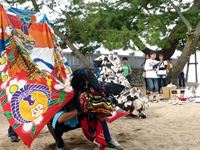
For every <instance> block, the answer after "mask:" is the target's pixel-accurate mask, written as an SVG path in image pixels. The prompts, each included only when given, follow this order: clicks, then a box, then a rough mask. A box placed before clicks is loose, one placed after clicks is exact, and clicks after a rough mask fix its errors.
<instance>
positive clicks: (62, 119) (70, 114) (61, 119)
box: [58, 109, 78, 123]
mask: <svg viewBox="0 0 200 150" xmlns="http://www.w3.org/2000/svg"><path fill="white" fill-rule="evenodd" d="M77 115H78V110H76V109H75V110H73V111H70V112H66V113H63V114H62V115H61V116H60V117H59V118H58V122H59V123H63V122H65V121H67V120H70V119H72V118H73V117H75V116H77Z"/></svg>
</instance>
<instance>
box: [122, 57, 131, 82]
mask: <svg viewBox="0 0 200 150" xmlns="http://www.w3.org/2000/svg"><path fill="white" fill-rule="evenodd" d="M122 64H123V73H124V75H125V77H126V78H127V80H128V81H129V83H130V82H131V74H132V69H131V66H130V65H129V64H128V58H127V57H123V58H122Z"/></svg>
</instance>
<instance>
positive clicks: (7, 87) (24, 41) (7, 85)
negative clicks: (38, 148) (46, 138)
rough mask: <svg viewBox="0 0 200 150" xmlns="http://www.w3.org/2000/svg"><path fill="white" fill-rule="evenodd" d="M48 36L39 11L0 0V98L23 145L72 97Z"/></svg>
mask: <svg viewBox="0 0 200 150" xmlns="http://www.w3.org/2000/svg"><path fill="white" fill-rule="evenodd" d="M53 37H54V35H53V32H52V30H51V28H50V27H49V25H48V20H47V18H46V16H45V15H41V14H37V13H35V12H30V11H23V10H18V9H15V8H12V7H11V8H5V9H4V7H3V6H2V5H0V53H1V60H0V77H1V80H0V85H1V86H0V102H1V105H2V107H3V110H4V115H5V117H6V118H7V119H8V121H9V123H10V125H11V126H12V127H13V128H14V130H15V131H16V132H17V134H18V135H19V137H20V138H21V139H22V141H23V142H24V143H25V144H26V145H27V146H29V147H30V146H31V143H32V141H33V140H34V139H35V138H36V136H37V135H38V134H39V133H40V131H41V130H42V128H43V127H44V126H45V125H46V124H47V123H48V122H49V120H50V119H51V118H52V117H53V116H54V115H55V113H56V112H57V111H58V110H59V109H61V108H62V107H63V106H64V105H65V104H66V103H67V102H68V101H69V100H70V99H71V98H72V97H73V92H72V89H71V87H70V84H69V80H68V79H67V73H66V67H65V65H64V64H63V62H62V60H61V59H60V52H59V50H58V48H57V46H56V44H55V42H54V39H53Z"/></svg>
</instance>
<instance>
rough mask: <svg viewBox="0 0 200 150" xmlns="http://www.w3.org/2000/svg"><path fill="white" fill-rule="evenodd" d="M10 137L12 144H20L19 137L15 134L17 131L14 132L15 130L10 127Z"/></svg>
mask: <svg viewBox="0 0 200 150" xmlns="http://www.w3.org/2000/svg"><path fill="white" fill-rule="evenodd" d="M8 137H10V139H11V142H19V141H20V140H19V138H18V135H17V134H16V133H15V131H14V130H13V128H12V127H11V126H10V127H9V128H8Z"/></svg>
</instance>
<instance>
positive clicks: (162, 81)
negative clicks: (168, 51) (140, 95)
mask: <svg viewBox="0 0 200 150" xmlns="http://www.w3.org/2000/svg"><path fill="white" fill-rule="evenodd" d="M159 61H160V62H159V64H158V68H157V75H158V86H159V93H160V94H161V89H162V87H163V86H165V85H166V77H167V61H165V60H164V56H163V54H159Z"/></svg>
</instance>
